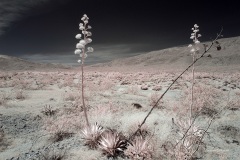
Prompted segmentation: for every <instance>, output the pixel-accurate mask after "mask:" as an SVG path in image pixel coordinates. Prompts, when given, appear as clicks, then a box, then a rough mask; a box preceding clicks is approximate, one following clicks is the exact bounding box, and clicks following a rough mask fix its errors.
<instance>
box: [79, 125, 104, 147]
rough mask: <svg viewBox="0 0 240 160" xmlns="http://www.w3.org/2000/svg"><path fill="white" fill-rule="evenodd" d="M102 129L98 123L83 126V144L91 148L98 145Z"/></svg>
mask: <svg viewBox="0 0 240 160" xmlns="http://www.w3.org/2000/svg"><path fill="white" fill-rule="evenodd" d="M103 131H104V130H103V127H102V126H100V125H99V124H98V123H95V124H93V125H90V126H86V127H85V128H83V129H82V133H83V136H84V137H83V139H84V141H85V144H86V145H87V146H89V147H90V148H92V149H93V148H96V147H97V146H98V145H99V139H100V137H101V135H102V133H103Z"/></svg>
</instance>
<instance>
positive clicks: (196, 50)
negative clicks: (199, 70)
mask: <svg viewBox="0 0 240 160" xmlns="http://www.w3.org/2000/svg"><path fill="white" fill-rule="evenodd" d="M198 28H199V26H198V25H197V24H195V25H194V26H193V28H192V31H193V33H191V37H190V39H192V40H193V44H190V45H189V46H188V47H190V48H192V49H191V51H190V52H191V53H192V58H193V62H194V61H195V59H196V54H197V53H199V50H200V48H199V44H200V41H199V40H198V38H199V37H201V34H198V32H199V29H198ZM194 84H195V64H194V63H193V66H192V87H191V105H190V123H192V118H193V103H194Z"/></svg>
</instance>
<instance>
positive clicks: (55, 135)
mask: <svg viewBox="0 0 240 160" xmlns="http://www.w3.org/2000/svg"><path fill="white" fill-rule="evenodd" d="M44 129H45V130H46V131H47V132H48V133H50V134H51V135H52V139H53V141H54V142H58V141H62V140H63V139H65V138H69V137H71V136H72V135H73V133H74V126H73V124H72V121H70V118H69V117H67V116H61V117H58V118H47V119H45V124H44Z"/></svg>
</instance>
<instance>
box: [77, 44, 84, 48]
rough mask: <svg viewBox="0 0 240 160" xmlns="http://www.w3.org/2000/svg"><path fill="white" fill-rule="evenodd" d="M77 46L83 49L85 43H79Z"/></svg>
mask: <svg viewBox="0 0 240 160" xmlns="http://www.w3.org/2000/svg"><path fill="white" fill-rule="evenodd" d="M76 48H78V49H82V48H84V45H83V44H81V43H77V45H76Z"/></svg>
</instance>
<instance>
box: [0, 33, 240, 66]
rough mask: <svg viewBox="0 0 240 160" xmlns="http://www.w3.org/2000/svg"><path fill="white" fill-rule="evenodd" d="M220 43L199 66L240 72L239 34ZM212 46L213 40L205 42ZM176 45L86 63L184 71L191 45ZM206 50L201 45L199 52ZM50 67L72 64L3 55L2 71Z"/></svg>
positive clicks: (1, 61) (1, 57) (190, 59)
mask: <svg viewBox="0 0 240 160" xmlns="http://www.w3.org/2000/svg"><path fill="white" fill-rule="evenodd" d="M218 42H219V43H220V45H221V50H219V51H218V50H217V49H216V47H212V49H211V50H210V51H209V52H208V53H206V55H205V56H204V57H203V58H202V59H200V60H199V61H198V62H197V63H196V69H197V70H198V69H199V70H203V71H208V70H216V71H218V70H221V71H231V70H232V71H240V37H232V38H222V39H219V40H218ZM202 44H207V45H209V46H210V44H211V42H202ZM187 46H188V45H186V46H185V47H173V48H167V49H163V50H158V51H152V52H149V53H146V54H142V55H138V56H134V57H128V58H122V59H116V60H113V61H111V62H107V63H99V64H95V65H91V66H87V67H86V68H88V69H93V70H95V69H103V70H104V69H106V70H108V69H110V70H121V69H122V70H124V71H126V70H129V69H130V68H135V69H138V70H139V71H141V70H144V69H145V68H148V69H157V70H182V69H184V68H186V67H187V66H188V65H189V64H191V63H192V56H191V53H190V48H188V47H187ZM203 51H204V49H203V46H202V47H201V50H200V54H198V55H199V56H200V55H201V53H202V52H203ZM48 69H71V67H70V66H67V65H63V64H51V63H36V62H30V61H27V60H23V59H20V58H16V57H11V56H5V55H0V70H5V71H8V70H9V71H10V70H48Z"/></svg>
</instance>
